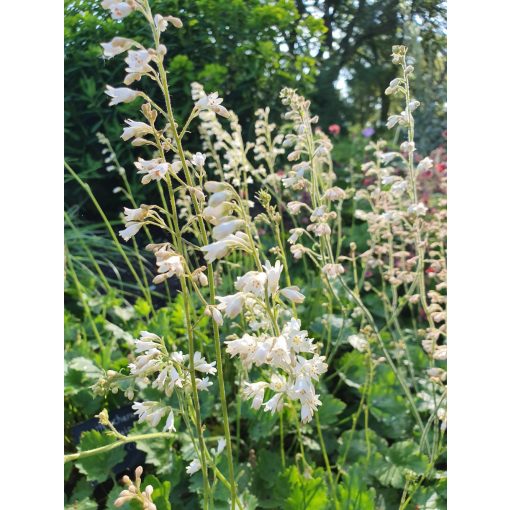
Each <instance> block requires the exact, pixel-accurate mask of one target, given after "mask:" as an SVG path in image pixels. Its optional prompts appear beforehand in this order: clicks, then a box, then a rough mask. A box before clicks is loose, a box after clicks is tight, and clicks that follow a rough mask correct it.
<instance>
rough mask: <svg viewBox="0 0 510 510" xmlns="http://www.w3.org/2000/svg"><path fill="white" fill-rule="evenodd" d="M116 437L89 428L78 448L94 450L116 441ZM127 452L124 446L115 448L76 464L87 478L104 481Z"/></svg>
mask: <svg viewBox="0 0 510 510" xmlns="http://www.w3.org/2000/svg"><path fill="white" fill-rule="evenodd" d="M115 441H116V439H115V438H114V437H112V436H109V435H107V434H104V433H101V432H99V431H97V430H88V431H86V432H83V433H82V435H81V440H80V444H79V446H78V450H79V451H80V452H83V451H86V450H93V449H95V448H99V447H101V446H106V445H109V444H112V443H115ZM125 455H126V452H125V450H124V447H122V446H120V447H118V448H114V449H113V450H110V451H108V452H106V453H100V454H98V455H93V456H91V457H86V458H84V459H81V460H78V461H76V466H77V468H78V469H79V470H80V472H81V473H83V474H84V475H86V477H87V480H89V481H90V480H95V481H97V482H104V481H105V480H107V479H108V478H109V476H110V472H111V470H112V468H113V467H114V466H116V465H117V464H119V463H120V462H122V461H123V460H124V456H125Z"/></svg>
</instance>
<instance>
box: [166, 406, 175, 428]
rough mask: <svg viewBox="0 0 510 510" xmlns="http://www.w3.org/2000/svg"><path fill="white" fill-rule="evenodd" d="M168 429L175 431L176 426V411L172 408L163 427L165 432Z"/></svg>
mask: <svg viewBox="0 0 510 510" xmlns="http://www.w3.org/2000/svg"><path fill="white" fill-rule="evenodd" d="M166 430H168V431H169V432H175V426H174V412H173V410H172V409H170V412H169V413H168V418H167V419H166V422H165V426H164V427H163V432H165V431H166Z"/></svg>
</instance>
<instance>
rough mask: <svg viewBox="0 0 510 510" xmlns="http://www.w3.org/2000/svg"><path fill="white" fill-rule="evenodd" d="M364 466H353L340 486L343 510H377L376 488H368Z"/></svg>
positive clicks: (339, 495)
mask: <svg viewBox="0 0 510 510" xmlns="http://www.w3.org/2000/svg"><path fill="white" fill-rule="evenodd" d="M362 469H363V468H362V467H360V466H355V467H354V468H351V469H350V470H349V472H348V473H347V475H346V476H345V478H344V480H343V481H342V483H341V485H340V486H339V488H338V500H339V501H340V508H341V510H375V508H376V507H375V497H376V493H375V489H374V488H373V487H372V488H370V489H367V487H366V484H365V483H364V481H363V476H362Z"/></svg>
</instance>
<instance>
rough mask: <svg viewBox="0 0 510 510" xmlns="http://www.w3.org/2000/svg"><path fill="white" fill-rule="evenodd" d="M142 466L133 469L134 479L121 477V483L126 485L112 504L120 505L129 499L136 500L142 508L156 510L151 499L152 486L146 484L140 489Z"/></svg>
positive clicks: (129, 500) (125, 476)
mask: <svg viewBox="0 0 510 510" xmlns="http://www.w3.org/2000/svg"><path fill="white" fill-rule="evenodd" d="M142 473H143V468H142V466H138V467H137V468H136V469H135V481H134V482H133V481H132V480H131V478H129V476H127V475H124V476H123V477H122V483H123V484H124V485H125V486H126V487H127V489H124V490H123V491H121V493H120V494H119V497H118V498H117V499H116V500H115V501H114V503H113V504H114V506H116V507H121V506H123V505H124V504H126V503H129V502H131V501H138V502H139V503H140V504H141V505H142V509H143V510H157V509H156V505H155V504H154V503H153V501H152V493H153V492H154V487H153V486H152V485H147V486H146V487H145V489H144V490H143V491H142V490H141V484H142Z"/></svg>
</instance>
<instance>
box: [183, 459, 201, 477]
mask: <svg viewBox="0 0 510 510" xmlns="http://www.w3.org/2000/svg"><path fill="white" fill-rule="evenodd" d="M201 469H202V464H200V461H199V460H198V459H193V460H192V461H191V462H190V463H189V464H188V466H187V467H186V473H188V475H190V476H191V475H193V474H195V473H196V472H197V471H200V470H201Z"/></svg>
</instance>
